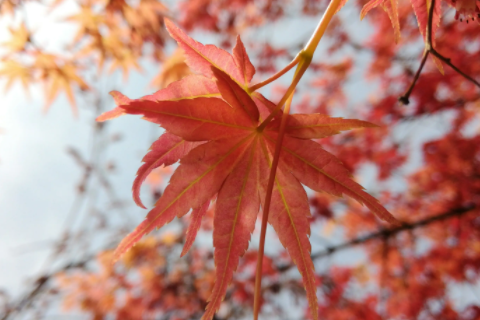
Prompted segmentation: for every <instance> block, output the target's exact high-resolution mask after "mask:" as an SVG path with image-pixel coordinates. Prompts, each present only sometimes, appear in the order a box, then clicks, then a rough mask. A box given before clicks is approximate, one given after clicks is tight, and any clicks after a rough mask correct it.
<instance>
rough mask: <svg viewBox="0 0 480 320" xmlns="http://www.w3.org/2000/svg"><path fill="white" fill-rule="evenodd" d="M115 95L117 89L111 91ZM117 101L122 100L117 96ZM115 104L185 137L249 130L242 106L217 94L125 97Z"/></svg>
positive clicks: (203, 137) (212, 136)
mask: <svg viewBox="0 0 480 320" xmlns="http://www.w3.org/2000/svg"><path fill="white" fill-rule="evenodd" d="M115 95H117V96H118V95H120V93H119V92H115ZM125 98H126V97H125ZM126 99H128V98H126ZM119 100H120V99H119ZM121 101H122V103H124V101H126V100H125V99H124V98H121ZM119 107H121V108H122V109H124V110H125V111H126V112H127V113H129V114H141V115H143V119H145V120H147V121H150V122H153V123H157V124H160V125H161V126H162V127H163V128H165V129H166V130H167V131H169V132H171V133H173V134H174V135H177V136H179V137H182V138H184V139H185V140H188V141H205V140H218V139H223V138H227V137H230V136H234V135H239V134H245V133H248V132H249V131H252V130H253V127H252V123H251V121H250V119H249V118H248V116H247V115H246V114H244V113H243V111H242V110H238V109H234V108H231V107H230V106H229V105H228V104H227V103H226V102H224V101H223V100H221V99H218V98H195V99H184V100H180V101H157V102H154V101H151V100H141V99H139V100H130V99H128V103H125V104H121V105H119Z"/></svg>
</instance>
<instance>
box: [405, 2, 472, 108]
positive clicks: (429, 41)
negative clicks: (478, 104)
mask: <svg viewBox="0 0 480 320" xmlns="http://www.w3.org/2000/svg"><path fill="white" fill-rule="evenodd" d="M434 13H435V0H432V2H431V3H430V8H429V10H428V23H427V34H426V37H425V38H426V39H425V40H426V43H425V51H424V53H423V57H422V62H421V63H420V66H419V67H418V70H417V72H416V73H415V77H414V78H413V81H412V83H411V84H410V86H409V87H408V89H407V91H406V92H405V93H404V94H403V95H402V96H401V97H399V98H398V101H400V102H401V103H403V104H409V102H410V100H409V98H410V94H411V93H412V91H413V88H414V87H415V85H416V83H417V80H418V78H419V77H420V73H421V72H422V69H423V67H424V65H425V62H426V61H427V57H428V54H429V53H431V54H432V55H434V56H435V57H436V58H437V59H439V60H440V61H442V62H444V63H445V64H446V65H448V66H450V68H452V69H453V70H455V71H456V72H457V73H458V74H459V75H461V76H463V77H464V78H465V79H467V80H469V81H470V82H472V83H473V84H475V85H476V86H477V87H479V88H480V82H478V81H477V80H475V79H473V78H472V77H471V76H469V75H468V74H466V73H465V72H463V71H461V70H460V69H459V68H458V67H456V66H455V65H454V64H453V63H452V62H451V60H450V59H449V58H446V57H444V56H443V55H442V54H440V53H439V52H438V51H437V50H435V49H434V48H433V36H434V35H433V31H432V30H433V27H432V26H433V15H434Z"/></svg>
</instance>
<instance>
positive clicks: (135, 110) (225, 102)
mask: <svg viewBox="0 0 480 320" xmlns="http://www.w3.org/2000/svg"><path fill="white" fill-rule="evenodd" d="M165 23H166V26H167V29H168V30H169V32H170V34H171V35H172V37H173V38H174V39H175V40H177V42H178V44H179V45H180V47H181V48H182V49H183V50H184V51H185V56H186V63H187V64H188V66H189V67H190V68H191V69H192V71H193V72H196V73H199V74H201V75H190V76H187V77H185V78H183V79H182V80H179V81H177V82H175V83H172V84H171V85H169V86H168V87H167V88H165V89H162V90H160V91H158V92H156V93H155V94H153V95H149V96H145V97H143V98H140V99H136V100H131V99H129V98H127V97H125V96H123V95H122V94H121V93H119V92H112V93H111V94H112V96H113V97H114V99H115V101H116V103H117V105H118V107H117V108H116V109H114V110H112V111H110V112H108V113H106V114H104V115H102V116H101V117H99V120H106V119H110V118H114V117H116V116H118V115H121V114H124V113H128V114H141V115H143V118H144V119H145V120H147V121H151V122H154V123H157V124H159V125H161V126H162V127H163V128H164V129H165V130H166V133H165V134H163V135H162V136H161V137H160V138H159V140H157V141H156V142H155V143H154V144H153V145H152V147H151V151H150V152H149V153H148V154H147V155H146V156H145V158H144V159H143V160H144V162H145V163H144V164H143V165H142V167H141V168H140V169H139V171H138V175H137V178H136V180H135V182H134V187H133V193H134V199H135V202H136V203H137V204H139V205H140V206H143V205H142V204H141V202H140V199H139V195H138V194H139V188H140V185H141V183H142V181H143V180H144V179H145V177H146V176H147V175H148V173H149V172H150V171H151V170H152V169H154V168H156V167H158V166H160V165H170V164H172V163H175V162H176V161H178V160H180V165H179V166H178V168H177V169H176V171H175V173H174V174H173V175H172V177H171V179H170V183H169V185H168V186H167V188H166V189H165V192H164V194H163V195H162V197H161V198H160V199H159V200H158V201H157V203H156V204H155V208H153V209H152V210H151V211H150V212H149V213H148V215H147V217H146V219H145V220H144V221H143V222H142V223H141V224H140V225H139V226H138V227H137V228H136V229H135V230H134V231H133V232H132V233H130V234H129V235H128V236H127V237H126V238H125V239H123V241H122V242H121V243H120V244H119V246H118V248H117V250H116V252H115V258H116V259H118V257H119V256H120V255H122V254H123V253H124V252H125V251H127V250H128V249H129V248H131V247H132V246H133V245H134V244H135V243H136V242H137V241H139V240H140V239H141V238H142V237H143V235H145V234H147V233H149V232H150V231H152V230H153V229H155V228H160V227H162V226H164V225H165V224H167V223H169V222H170V221H172V220H173V219H174V218H175V217H182V216H184V215H185V214H187V213H188V212H189V211H190V210H191V209H193V212H192V223H191V225H190V227H189V229H188V232H187V241H186V243H185V248H184V251H183V252H182V255H183V254H185V253H186V251H187V250H188V248H189V247H190V246H191V244H192V242H193V239H194V238H195V235H196V232H197V230H198V228H199V225H200V221H201V218H202V217H203V215H204V214H205V211H206V210H207V208H208V205H209V203H210V201H211V199H212V198H214V197H215V196H217V200H216V205H215V217H214V230H213V242H214V247H215V265H216V282H215V286H214V288H213V292H212V294H211V296H210V299H209V304H208V306H207V309H206V313H205V315H204V317H203V319H211V318H212V317H213V315H214V313H215V312H216V310H218V308H219V307H220V303H221V301H222V300H223V298H224V296H225V292H226V290H227V286H228V284H229V283H230V282H231V280H232V277H233V273H234V271H235V269H236V268H237V265H238V262H239V258H240V257H241V256H242V255H243V254H244V253H245V251H246V250H247V248H248V244H249V240H250V236H251V233H252V232H253V230H254V227H255V221H256V219H257V215H258V212H259V209H260V206H261V203H262V202H263V201H265V193H266V187H267V181H268V175H269V172H270V166H271V163H272V158H273V153H274V149H275V142H276V139H277V134H278V130H279V121H278V119H275V118H274V120H273V121H272V122H270V123H269V124H268V125H267V126H266V127H264V128H265V129H264V130H260V129H259V125H260V123H261V122H262V119H265V118H266V116H268V114H270V112H271V110H273V109H274V108H275V105H274V104H273V103H272V102H270V101H269V100H267V99H266V98H264V97H263V96H262V95H260V94H258V93H253V92H250V91H249V90H248V85H249V82H250V81H251V79H252V77H253V75H254V73H255V69H254V67H253V65H252V64H251V62H250V60H249V58H248V56H247V54H246V51H245V48H244V46H243V44H242V42H241V40H240V38H237V44H236V46H235V48H234V49H233V55H230V54H229V53H228V52H226V51H224V50H221V49H219V48H217V47H215V46H212V45H203V44H201V43H198V42H196V41H195V40H193V39H191V38H189V37H188V36H187V35H186V34H185V33H184V32H183V31H181V30H180V29H178V28H177V27H176V26H175V25H174V24H173V23H172V22H170V21H168V20H166V22H165ZM373 126H374V125H372V124H370V123H368V122H364V121H360V120H347V119H341V118H330V117H328V116H325V115H320V114H309V115H308V114H296V115H291V116H289V119H288V122H287V128H286V132H285V137H284V143H283V147H282V151H281V155H280V162H279V166H278V169H277V174H276V181H275V186H274V190H273V195H272V202H271V211H270V212H271V213H270V216H269V219H268V222H269V223H270V224H271V225H272V226H273V228H274V229H275V231H276V233H277V234H278V237H279V239H280V241H281V242H282V244H283V245H284V246H285V247H286V248H287V250H288V252H289V254H290V256H291V257H292V260H293V261H294V262H295V264H296V265H297V267H298V269H299V271H300V273H301V275H302V277H303V283H304V285H305V288H306V291H307V297H308V301H309V306H310V310H311V312H312V315H313V318H314V319H317V318H318V312H317V310H318V303H317V297H316V293H315V292H316V283H315V274H314V266H313V263H312V260H311V258H310V251H311V246H310V241H309V235H310V225H309V216H310V209H309V203H308V199H307V194H306V192H305V190H304V188H303V186H302V184H304V185H306V186H308V187H309V188H311V189H313V190H316V191H324V192H328V193H330V194H333V195H337V196H342V195H343V194H346V195H348V196H350V197H352V198H354V199H356V200H357V201H359V202H361V203H363V204H365V205H366V206H367V207H368V208H370V209H371V210H372V211H373V212H374V213H375V214H376V215H377V216H378V217H380V218H381V219H383V220H385V221H389V222H395V221H396V220H395V219H394V218H393V217H392V215H391V214H390V213H389V212H388V211H387V210H386V209H385V208H383V207H382V206H381V205H380V204H379V203H378V202H377V200H376V199H375V198H373V197H372V196H371V195H369V194H368V193H366V192H365V191H364V190H363V188H362V187H361V186H360V185H359V184H357V183H356V182H354V181H353V180H352V179H351V178H350V174H349V172H348V170H347V169H346V168H344V166H343V165H342V164H341V162H340V161H339V160H338V159H337V158H336V157H335V156H333V155H332V154H330V153H328V152H327V151H325V150H323V149H322V148H321V146H320V145H319V144H318V143H317V142H315V141H312V140H310V139H319V138H323V137H327V136H331V135H333V134H336V133H339V131H341V130H347V129H351V128H359V127H373Z"/></svg>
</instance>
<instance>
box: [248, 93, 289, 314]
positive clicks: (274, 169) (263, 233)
mask: <svg viewBox="0 0 480 320" xmlns="http://www.w3.org/2000/svg"><path fill="white" fill-rule="evenodd" d="M292 99H293V92H292V94H291V95H290V96H289V97H288V99H287V103H286V105H285V111H284V115H285V116H283V117H282V120H281V123H280V132H281V131H283V132H285V127H286V124H287V121H286V120H287V119H288V116H287V115H288V113H289V112H290V105H291V104H292ZM282 143H283V135H280V133H279V134H278V137H277V141H276V143H275V153H274V155H273V161H272V166H271V167H270V175H269V176H268V184H267V192H266V195H265V205H264V207H263V215H262V227H261V230H260V245H259V249H258V256H257V271H256V275H255V297H254V303H253V314H254V319H255V320H257V319H258V313H259V312H260V297H261V294H260V293H261V290H262V269H263V253H264V251H265V236H266V233H267V221H268V213H269V211H270V204H271V201H272V193H273V184H274V183H275V176H276V173H277V167H278V161H279V160H280V149H281V148H282Z"/></svg>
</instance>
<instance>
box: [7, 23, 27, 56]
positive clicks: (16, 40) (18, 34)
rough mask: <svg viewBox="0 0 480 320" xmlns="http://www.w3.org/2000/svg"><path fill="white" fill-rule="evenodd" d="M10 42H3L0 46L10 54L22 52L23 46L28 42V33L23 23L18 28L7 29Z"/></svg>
mask: <svg viewBox="0 0 480 320" xmlns="http://www.w3.org/2000/svg"><path fill="white" fill-rule="evenodd" d="M9 30H10V36H11V38H10V40H9V41H7V42H3V43H2V45H3V46H5V47H7V48H8V49H10V51H11V52H16V51H22V50H23V49H24V48H25V45H26V44H27V43H28V42H29V41H30V32H29V31H28V29H27V26H26V25H25V23H22V24H21V25H20V26H19V27H18V28H16V29H15V28H9Z"/></svg>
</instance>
